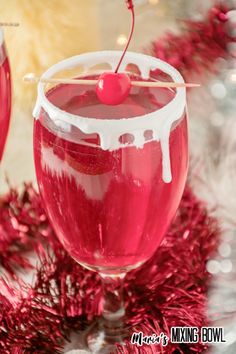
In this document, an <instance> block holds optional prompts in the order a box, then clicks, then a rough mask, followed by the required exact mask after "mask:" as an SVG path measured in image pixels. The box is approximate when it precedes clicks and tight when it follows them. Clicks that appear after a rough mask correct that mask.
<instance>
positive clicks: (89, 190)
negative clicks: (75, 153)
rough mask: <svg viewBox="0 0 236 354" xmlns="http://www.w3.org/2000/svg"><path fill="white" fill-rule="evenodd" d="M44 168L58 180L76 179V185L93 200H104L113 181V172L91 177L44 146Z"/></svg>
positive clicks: (42, 151)
mask: <svg viewBox="0 0 236 354" xmlns="http://www.w3.org/2000/svg"><path fill="white" fill-rule="evenodd" d="M41 156H42V157H41V158H42V161H41V163H42V168H43V169H45V170H46V171H50V173H51V174H52V175H53V176H54V177H57V178H62V177H63V176H66V178H70V179H74V181H75V183H76V185H77V186H78V187H80V188H81V189H82V190H84V192H85V194H86V196H87V197H88V198H90V199H93V200H102V199H103V197H104V195H105V194H106V192H107V190H108V188H109V184H110V181H111V176H112V174H111V172H106V173H104V174H100V175H94V176H93V175H90V176H88V175H87V174H84V173H81V172H79V171H77V170H75V169H73V168H72V167H71V166H70V165H68V163H67V161H66V160H61V159H60V158H59V157H58V156H57V155H55V154H54V152H53V149H52V148H48V147H45V146H42V148H41Z"/></svg>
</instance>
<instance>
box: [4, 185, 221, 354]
mask: <svg viewBox="0 0 236 354" xmlns="http://www.w3.org/2000/svg"><path fill="white" fill-rule="evenodd" d="M217 244H218V229H217V225H216V222H215V220H213V219H211V218H209V217H208V215H207V213H206V210H205V209H204V207H203V205H202V204H201V203H200V202H199V201H198V200H196V198H195V197H194V195H193V194H192V192H191V191H190V190H189V189H186V190H185V193H184V196H183V199H182V202H181V206H180V209H179V212H178V215H177V218H176V220H175V223H174V224H173V226H172V228H171V230H170V231H169V232H168V234H167V235H166V237H165V239H164V242H163V244H162V245H161V247H160V248H159V250H158V251H157V253H156V254H155V256H154V257H153V258H152V259H151V260H150V261H149V262H147V263H146V264H145V265H144V266H143V267H141V268H140V269H138V270H136V271H133V272H130V273H129V274H128V276H127V278H126V283H125V293H126V311H127V322H128V323H129V324H131V325H132V324H135V329H136V330H137V331H140V330H142V331H143V332H144V333H145V334H150V333H153V332H160V331H163V332H165V333H166V334H168V333H169V329H170V327H171V326H174V325H178V326H197V327H201V326H204V325H206V324H207V318H206V312H205V305H206V292H207V288H208V282H209V274H208V273H207V272H206V268H205V264H206V261H207V260H208V259H209V257H210V255H211V254H212V252H213V251H214V250H215V249H216V245H217ZM0 245H1V250H2V251H3V252H1V253H0V254H1V256H0V262H1V265H2V268H5V270H6V271H8V273H9V275H8V276H11V277H14V285H13V283H12V284H11V285H10V281H9V279H8V281H6V280H4V277H2V278H1V287H0V328H1V329H0V353H2V354H3V353H4V354H12V353H18V354H19V353H37V354H40V353H42V354H43V353H60V352H61V351H60V349H61V347H62V345H63V342H64V340H65V339H67V338H68V337H69V333H70V332H71V331H72V330H78V329H83V328H85V327H86V326H87V324H88V323H89V322H90V321H91V320H92V319H93V318H94V317H95V316H97V315H99V313H100V307H101V306H100V301H101V284H100V281H99V278H98V276H97V275H96V274H95V273H92V272H89V271H88V270H85V269H83V268H82V267H80V266H79V265H78V264H76V263H75V262H74V261H73V260H72V259H71V258H70V257H69V256H68V255H67V254H66V252H65V251H64V250H63V248H62V247H58V246H59V244H58V241H57V238H56V236H55V235H54V233H53V231H52V229H51V227H50V226H49V224H48V222H47V219H46V216H45V214H44V212H43V209H42V206H41V202H40V198H39V196H38V194H37V193H36V192H35V190H34V189H33V188H32V187H31V186H26V187H25V190H24V193H23V194H22V195H21V196H20V195H18V194H17V193H16V191H11V192H10V193H9V195H7V196H6V197H5V198H4V199H3V200H2V202H1V208H0ZM42 245H44V247H42ZM32 249H37V250H38V252H39V254H40V262H39V265H38V266H37V270H36V275H35V278H36V280H35V283H34V286H33V287H31V286H29V285H26V284H24V283H23V282H22V281H19V280H18V281H17V277H16V275H15V266H16V265H18V266H19V267H22V268H27V267H28V266H29V262H28V261H27V255H28V251H30V250H32ZM46 249H47V252H46V251H44V250H46ZM26 251H27V252H26ZM17 285H18V286H17ZM128 294H129V295H128ZM204 349H205V347H204V346H203V345H202V344H201V343H197V344H180V345H178V344H170V345H168V347H167V348H165V349H164V348H163V353H168V354H169V353H173V352H175V353H188V352H189V353H190V352H191V353H192V352H195V353H201V352H202V351H203V350H204ZM141 350H144V347H142V349H138V348H136V347H135V346H133V345H131V344H129V343H128V342H127V345H126V346H125V347H120V346H118V347H117V353H123V354H131V353H144V351H141ZM145 350H146V353H157V352H158V351H157V346H151V347H147V348H145Z"/></svg>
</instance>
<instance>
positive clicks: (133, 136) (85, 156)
mask: <svg viewBox="0 0 236 354" xmlns="http://www.w3.org/2000/svg"><path fill="white" fill-rule="evenodd" d="M119 56H120V53H119V52H101V53H90V54H87V55H82V56H78V57H74V58H70V59H68V60H65V61H63V62H61V63H59V64H56V65H55V66H54V67H52V68H51V69H49V70H48V72H46V73H45V74H44V76H43V77H44V78H48V77H50V76H52V75H54V74H57V73H59V72H60V71H61V70H65V69H71V68H73V69H74V70H75V68H76V66H78V67H80V70H81V65H85V66H86V68H87V70H86V75H84V76H83V75H82V76H81V75H80V78H84V77H86V78H87V79H95V78H97V77H98V76H97V74H95V73H91V74H88V72H89V68H91V67H92V66H94V65H96V66H98V65H101V64H103V63H108V64H110V65H112V63H113V61H116V60H117V58H119ZM130 63H131V64H133V65H129V64H130ZM134 64H135V65H134ZM125 66H126V67H127V68H129V69H130V70H131V71H130V72H129V75H130V76H131V79H132V80H137V79H138V80H143V76H144V73H145V76H147V75H148V80H154V79H153V77H152V70H153V69H159V70H160V75H162V76H161V77H162V78H163V73H164V75H165V76H166V77H167V79H168V78H169V81H170V77H171V80H173V81H177V82H182V77H181V76H180V74H179V73H178V72H177V71H176V70H175V69H174V68H172V67H171V66H169V65H167V64H166V63H164V62H162V61H159V60H157V59H154V58H151V57H148V56H145V55H142V54H137V53H135V54H134V53H127V55H126V57H125V59H124V67H125ZM132 68H134V69H135V70H134V71H133V72H132ZM58 76H59V74H58ZM75 77H76V74H75ZM146 80H147V78H146ZM185 105H186V101H185V89H184V88H178V89H176V90H171V89H167V88H147V87H146V88H144V87H134V86H133V87H132V89H131V92H130V94H129V96H128V98H127V99H126V100H125V101H124V102H123V103H122V104H120V105H118V106H107V105H104V104H102V103H101V102H100V101H99V99H98V98H97V95H96V92H95V86H91V85H86V86H84V85H83V86H82V85H72V84H61V85H58V86H55V87H53V88H52V89H50V90H49V91H48V92H47V93H46V94H45V92H44V84H42V83H40V84H39V87H38V100H37V104H36V107H35V110H34V116H35V118H36V119H35V125H34V157H35V168H36V174H37V180H38V185H39V190H40V193H41V196H42V199H43V202H44V206H45V210H46V212H47V215H48V217H49V220H50V221H51V224H52V226H53V228H54V230H55V232H56V234H57V236H58V237H59V239H60V241H61V243H62V244H63V246H64V247H65V249H66V250H67V251H68V253H69V254H70V255H71V256H72V257H73V258H74V259H75V260H76V261H77V262H79V263H80V264H82V265H83V266H85V267H87V268H90V269H92V270H96V271H98V272H99V274H100V275H101V277H102V278H103V279H105V280H104V282H105V284H106V285H105V288H106V286H107V284H109V283H110V285H111V283H112V286H113V289H114V279H116V281H117V282H119V281H120V280H121V279H122V278H123V276H124V274H125V273H126V272H127V271H129V270H131V269H134V268H136V267H138V266H139V265H140V264H142V263H143V262H145V261H146V260H148V259H149V258H150V257H151V256H152V255H153V253H154V252H155V251H156V249H157V247H158V246H159V244H160V243H161V241H162V239H163V237H164V235H165V232H166V231H167V229H168V227H169V225H170V223H171V220H172V219H173V217H174V215H175V213H176V210H177V207H178V205H179V202H180V199H181V196H182V193H183V189H184V185H185V181H186V175H187V166H188V136H187V117H186V111H185ZM106 292H107V289H105V295H106ZM117 293H118V298H119V297H120V292H119V291H118V290H117ZM117 314H120V315H117ZM123 314H124V312H123V311H122V306H121V303H119V304H118V302H116V303H115V304H114V306H113V304H112V303H111V301H110V300H109V296H108V297H107V299H106V300H105V305H104V317H105V319H106V321H110V322H109V323H111V322H112V323H113V325H112V326H110V325H109V326H107V327H109V328H111V327H112V328H113V329H114V328H115V326H114V323H116V324H117V319H120V318H121V317H122V316H123ZM105 332H106V333H107V331H105ZM118 332H119V331H118ZM113 334H114V333H113ZM108 337H109V340H110V339H111V333H109V335H108ZM114 337H115V340H117V336H116V335H114Z"/></svg>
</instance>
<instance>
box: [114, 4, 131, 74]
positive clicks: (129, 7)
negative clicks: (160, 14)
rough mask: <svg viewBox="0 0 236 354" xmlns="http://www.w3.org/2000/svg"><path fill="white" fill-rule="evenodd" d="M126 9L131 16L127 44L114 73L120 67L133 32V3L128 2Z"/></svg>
mask: <svg viewBox="0 0 236 354" xmlns="http://www.w3.org/2000/svg"><path fill="white" fill-rule="evenodd" d="M128 9H129V10H130V11H131V16H132V24H131V30H130V34H129V39H128V42H127V44H126V46H125V49H124V51H123V53H122V56H121V58H120V61H119V63H118V65H117V67H116V70H115V73H117V72H118V70H119V68H120V65H121V63H122V61H123V59H124V56H125V53H126V52H127V49H128V47H129V44H130V41H131V39H132V36H133V33H134V24H135V15H134V7H133V5H132V6H130V4H128Z"/></svg>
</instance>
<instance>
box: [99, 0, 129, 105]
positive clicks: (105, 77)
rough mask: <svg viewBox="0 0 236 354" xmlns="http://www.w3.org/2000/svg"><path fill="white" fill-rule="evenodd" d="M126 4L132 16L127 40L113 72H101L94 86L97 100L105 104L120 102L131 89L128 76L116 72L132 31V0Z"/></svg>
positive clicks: (127, 0)
mask: <svg viewBox="0 0 236 354" xmlns="http://www.w3.org/2000/svg"><path fill="white" fill-rule="evenodd" d="M126 5H127V8H128V10H130V12H131V16H132V22H131V30H130V34H129V38H128V41H127V43H126V46H125V48H124V50H123V53H122V55H121V58H120V60H119V62H118V64H117V67H116V69H115V72H114V73H110V72H109V73H107V72H106V73H103V74H102V75H101V76H100V77H99V79H98V83H97V86H96V92H97V96H98V98H99V100H100V101H101V102H102V103H104V104H107V105H114V106H115V105H118V104H121V103H122V102H124V100H125V99H126V98H127V97H128V95H129V93H130V89H131V81H130V78H129V76H128V75H127V74H125V73H118V71H119V68H120V65H121V63H122V61H123V59H124V56H125V53H126V52H127V49H128V47H129V44H130V41H131V39H132V36H133V32H134V23H135V15H134V5H133V1H132V0H126Z"/></svg>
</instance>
